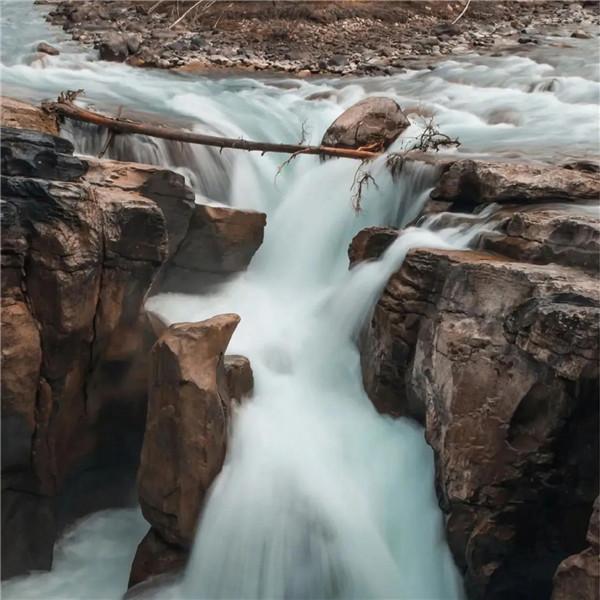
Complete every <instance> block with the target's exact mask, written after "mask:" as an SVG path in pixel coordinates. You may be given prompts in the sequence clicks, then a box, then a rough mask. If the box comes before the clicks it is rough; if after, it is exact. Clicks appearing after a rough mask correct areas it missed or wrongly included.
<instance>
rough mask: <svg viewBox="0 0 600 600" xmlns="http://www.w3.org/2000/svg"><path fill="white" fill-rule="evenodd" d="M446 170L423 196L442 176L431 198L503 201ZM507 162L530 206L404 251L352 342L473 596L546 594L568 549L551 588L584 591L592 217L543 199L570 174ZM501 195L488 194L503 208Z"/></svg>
mask: <svg viewBox="0 0 600 600" xmlns="http://www.w3.org/2000/svg"><path fill="white" fill-rule="evenodd" d="M453 168H454V167H451V168H450V169H449V171H447V172H446V173H447V174H446V177H450V176H451V177H452V178H453V181H454V183H453V184H452V185H453V186H454V188H453V192H452V194H450V193H447V194H441V193H439V192H440V189H446V187H447V186H448V185H449V184H448V181H447V180H446V181H444V176H443V177H442V180H441V182H440V186H439V187H438V190H437V192H438V193H436V197H437V198H440V197H442V198H443V199H444V200H447V201H450V202H454V203H457V204H455V206H456V205H458V206H461V207H465V206H467V202H466V201H465V199H468V202H469V203H471V205H473V204H477V203H478V202H484V201H485V199H492V198H493V199H494V200H496V201H497V200H498V197H497V196H498V194H503V192H501V189H502V185H503V184H501V183H499V184H498V185H497V186H496V187H494V186H492V185H491V184H490V185H489V187H487V184H486V185H483V186H479V187H477V186H476V187H468V189H467V190H465V189H464V186H465V185H466V184H465V182H464V180H462V179H460V178H459V181H458V182H457V181H456V180H454V175H453V174H452V169H453ZM461 169H462V167H461ZM469 169H470V171H469V172H471V173H472V172H475V173H484V172H485V173H490V172H492V171H493V172H495V173H496V174H498V173H500V172H502V167H501V166H498V165H495V166H494V167H490V166H489V165H488V164H486V165H484V166H476V167H472V166H470V167H469ZM456 170H457V171H458V172H459V173H463V171H462V170H460V169H458V168H457V169H456ZM508 170H509V171H510V172H511V173H512V172H514V170H515V169H514V167H513V166H511V167H510V168H508ZM517 171H519V173H520V175H519V177H520V181H521V183H518V179H519V177H517V176H515V178H512V177H511V178H508V177H507V181H508V180H509V179H510V181H511V184H510V185H511V186H514V189H519V190H520V191H519V193H518V195H517V196H518V197H523V196H526V197H527V198H528V202H534V201H535V200H538V201H543V202H544V204H543V205H540V206H539V207H537V206H529V208H528V209H527V211H526V212H524V211H523V208H522V207H515V206H512V207H507V208H506V209H503V210H502V211H501V212H500V213H498V220H497V223H496V229H495V230H493V231H490V232H486V233H484V234H482V235H481V236H480V237H479V240H478V241H477V245H478V246H479V247H480V249H479V250H475V251H442V250H427V249H417V250H413V251H411V252H410V253H409V255H408V257H407V259H406V261H405V262H404V264H403V265H402V267H401V269H400V270H399V271H398V272H396V273H395V274H394V275H393V276H392V277H391V278H390V280H389V282H388V284H387V286H386V288H385V290H384V292H383V294H382V296H381V298H380V300H379V302H378V303H377V305H376V307H375V309H374V312H373V315H372V318H371V320H370V321H369V323H368V324H367V326H366V328H365V330H364V332H363V335H362V339H361V351H362V365H363V374H364V380H365V385H366V388H367V391H368V392H369V394H370V396H371V398H372V400H373V402H374V403H375V405H376V406H377V408H378V409H379V410H381V411H382V412H386V413H389V414H393V415H396V416H399V415H405V416H409V417H412V418H415V419H417V420H419V421H420V422H421V423H423V424H424V426H425V435H426V439H427V441H428V442H429V444H430V445H431V446H432V448H433V450H434V453H435V460H436V485H437V490H438V497H439V500H440V504H441V507H442V509H443V510H444V512H445V513H446V514H447V516H448V518H447V533H448V540H449V543H450V546H451V549H452V551H453V553H454V556H455V558H456V561H457V563H458V565H459V566H460V568H461V569H462V570H463V571H464V573H465V581H466V586H467V591H468V595H469V597H470V598H477V599H479V598H486V599H492V598H493V599H496V598H497V599H500V598H509V597H510V598H523V599H525V598H527V599H531V598H540V599H541V598H548V597H549V596H550V595H551V590H552V576H553V574H554V572H555V570H556V568H557V566H558V564H559V563H560V562H561V561H562V560H564V559H566V558H567V557H568V556H569V555H572V554H575V555H576V557H573V558H572V559H567V560H566V561H565V563H566V564H565V563H563V564H562V565H561V568H560V569H559V572H558V573H557V575H556V585H557V586H564V587H565V589H567V586H568V585H572V584H568V583H566V581H567V579H569V580H575V579H576V578H577V580H578V581H579V579H578V578H581V581H583V580H584V579H585V581H587V582H588V583H586V584H584V583H581V582H580V585H581V586H583V588H584V589H588V590H591V589H592V587H593V585H594V582H592V581H591V580H589V578H588V576H590V574H591V573H596V574H597V565H598V558H597V556H591V554H592V553H593V552H592V551H585V550H584V549H585V547H586V545H587V542H586V541H585V535H586V533H585V532H586V528H587V526H588V520H589V518H590V513H591V510H592V503H593V501H594V499H595V498H596V496H597V495H598V454H599V448H598V427H597V424H598V393H599V390H598V322H599V320H598V319H599V317H600V298H599V297H598V282H597V269H598V259H597V251H596V249H597V244H598V236H599V235H600V220H599V219H598V218H597V217H594V216H593V213H592V212H590V211H589V210H585V209H580V210H579V212H577V211H575V212H573V211H572V210H569V209H567V208H565V207H564V206H563V205H548V204H546V203H547V202H549V201H552V200H555V199H560V200H562V201H570V202H576V201H581V199H582V192H581V190H582V189H583V188H582V185H581V181H580V180H581V174H580V173H578V174H576V175H575V176H574V177H573V178H572V179H569V178H570V177H571V176H570V175H569V174H568V171H567V170H566V169H560V170H559V169H555V171H560V172H559V173H558V175H556V174H555V179H552V178H547V179H544V178H540V177H539V173H538V172H537V171H534V172H533V173H529V174H526V172H525V171H526V169H525V168H524V167H519V169H517ZM503 172H505V173H506V172H508V171H503ZM495 177H496V176H495ZM498 177H499V176H498ZM584 180H585V189H586V190H587V191H585V192H584V193H583V195H585V196H588V195H589V196H591V194H592V191H593V190H595V191H596V194H597V193H598V190H599V189H600V188H599V186H598V178H597V176H596V177H594V176H588V175H586V176H585V178H584ZM468 181H469V182H470V181H471V180H470V179H468ZM494 181H497V179H496V178H495V179H494ZM525 181H533V182H534V183H532V186H533V189H532V188H528V187H527V186H526V184H525V183H523V182H525ZM553 181H554V182H555V183H552V182H553ZM560 181H563V183H564V182H567V183H565V184H564V185H562V184H560ZM469 185H470V184H469ZM522 186H525V187H522ZM544 186H549V187H550V188H552V190H553V191H552V194H551V195H550V196H549V197H546V196H545V195H544V194H542V192H540V191H539V190H540V189H542V188H543V187H544ZM482 189H483V190H488V191H486V192H485V198H483V197H482V196H481V195H480V194H481V193H482V192H481V190H482ZM473 190H475V191H473ZM477 190H479V191H477ZM571 192H572V193H573V194H575V196H573V195H572V193H571ZM472 194H475V195H472ZM539 194H541V195H539ZM517 196H515V195H513V194H512V192H511V194H508V193H507V195H505V196H503V197H506V198H508V197H510V200H511V201H512V202H513V203H514V201H515V200H516V198H517ZM456 218H457V217H455V216H452V215H443V216H442V219H441V220H442V221H443V220H444V219H446V221H447V222H448V221H450V222H451V221H452V219H456ZM393 239H394V232H393V231H390V230H382V229H377V228H375V229H373V230H371V231H369V230H367V231H365V232H361V234H359V236H357V239H356V240H355V242H354V243H353V245H352V248H351V252H350V254H351V257H352V260H353V261H354V262H356V261H358V260H360V259H361V258H365V259H368V258H373V257H374V256H376V255H377V254H378V252H381V251H383V250H384V249H385V247H387V245H389V243H391V242H392V241H393ZM491 251H493V253H492V252H491ZM582 551H583V555H579V554H577V553H579V552H582ZM569 561H570V562H569ZM582 564H583V566H581V565H582ZM594 565H595V566H594ZM574 570H577V576H576V577H575V576H571V574H572V573H573V572H574ZM596 576H597V575H596ZM586 578H588V579H586ZM585 585H587V588H585ZM561 589H562V588H561ZM561 593H562V592H561ZM555 596H556V597H565V596H560V594H559V592H556V591H555ZM581 597H582V598H586V599H587V598H590V599H591V598H594V597H595V596H593V595H589V593H588V595H585V594H584V595H583V596H581Z"/></svg>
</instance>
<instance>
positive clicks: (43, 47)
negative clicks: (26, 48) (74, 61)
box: [37, 42, 60, 56]
mask: <svg viewBox="0 0 600 600" xmlns="http://www.w3.org/2000/svg"><path fill="white" fill-rule="evenodd" d="M37 51H38V52H42V53H43V54H50V56H58V55H59V54H60V50H59V49H58V48H55V47H54V46H51V45H50V44H48V43H46V42H40V43H39V44H38V45H37Z"/></svg>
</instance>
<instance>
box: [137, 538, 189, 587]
mask: <svg viewBox="0 0 600 600" xmlns="http://www.w3.org/2000/svg"><path fill="white" fill-rule="evenodd" d="M187 558H188V553H187V552H186V551H185V550H183V549H182V548H180V547H178V546H173V545H172V544H168V543H167V542H165V541H164V540H163V539H162V538H161V537H160V534H159V533H158V532H157V531H156V530H155V529H152V528H151V529H150V531H148V533H147V534H146V536H145V537H144V539H143V540H142V541H141V542H140V544H139V546H138V547H137V551H136V553H135V558H134V559H133V564H132V565H131V573H130V575H129V587H133V586H134V585H137V584H138V583H141V582H142V581H146V580H147V579H150V578H151V577H156V576H157V575H162V574H163V573H176V572H179V571H181V570H182V569H183V568H184V567H185V564H186V562H187Z"/></svg>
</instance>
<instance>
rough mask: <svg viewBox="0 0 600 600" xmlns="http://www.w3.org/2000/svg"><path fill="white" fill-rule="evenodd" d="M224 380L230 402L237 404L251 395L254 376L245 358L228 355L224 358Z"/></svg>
mask: <svg viewBox="0 0 600 600" xmlns="http://www.w3.org/2000/svg"><path fill="white" fill-rule="evenodd" d="M225 378H226V380H227V391H228V392H229V399H230V400H234V401H235V402H237V403H238V404H239V403H240V402H241V401H242V400H243V399H244V398H245V397H246V396H249V395H250V394H251V393H252V389H253V387H254V375H253V374H252V367H251V366H250V361H249V360H248V359H247V358H246V357H245V356H238V355H236V354H230V355H228V356H226V357H225Z"/></svg>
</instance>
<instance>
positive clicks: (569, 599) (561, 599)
mask: <svg viewBox="0 0 600 600" xmlns="http://www.w3.org/2000/svg"><path fill="white" fill-rule="evenodd" d="M599 508H600V506H599V499H598V498H596V501H595V502H594V510H593V512H592V516H591V517H590V524H589V527H588V531H587V536H586V540H587V542H588V543H589V546H588V547H587V548H586V549H585V550H583V551H582V552H579V553H578V554H574V555H572V556H569V557H568V558H566V559H565V560H563V561H562V562H561V563H560V565H559V566H558V569H557V570H556V573H555V575H554V588H553V590H552V600H576V599H577V600H598V597H599V596H600V540H599V538H598V528H599V521H600V513H599Z"/></svg>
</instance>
